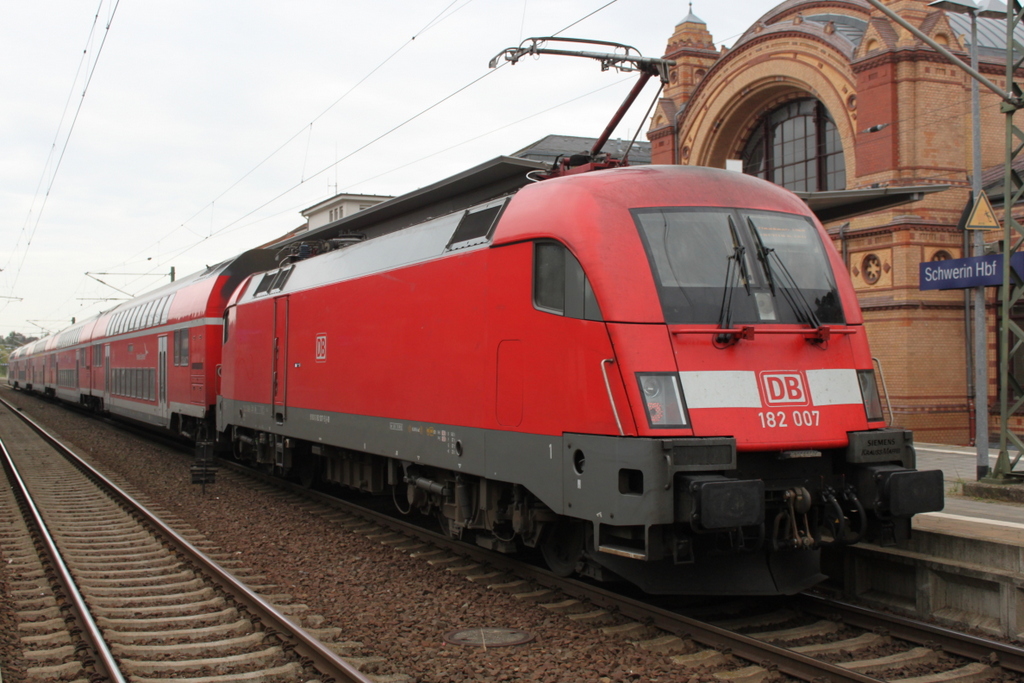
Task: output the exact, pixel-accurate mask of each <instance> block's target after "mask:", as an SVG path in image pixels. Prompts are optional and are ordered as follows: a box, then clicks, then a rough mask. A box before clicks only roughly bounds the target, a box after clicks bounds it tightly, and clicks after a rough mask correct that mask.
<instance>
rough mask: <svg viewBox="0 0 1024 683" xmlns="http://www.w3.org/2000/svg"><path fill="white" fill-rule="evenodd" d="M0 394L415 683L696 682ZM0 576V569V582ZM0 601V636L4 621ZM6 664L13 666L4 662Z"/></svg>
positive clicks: (82, 422) (545, 614) (26, 400)
mask: <svg viewBox="0 0 1024 683" xmlns="http://www.w3.org/2000/svg"><path fill="white" fill-rule="evenodd" d="M0 391H2V394H0V395H3V396H4V398H6V399H7V400H9V401H12V402H13V403H14V404H15V405H16V406H19V407H21V408H23V409H24V411H25V413H26V414H28V415H30V416H31V417H33V418H34V419H37V420H38V421H39V422H41V423H43V424H44V425H46V427H47V428H48V429H49V430H51V431H52V432H53V433H54V434H55V435H56V436H58V438H61V439H62V440H64V441H65V443H68V444H69V445H71V447H72V448H74V449H75V450H77V451H78V452H79V453H80V454H82V455H84V456H87V457H90V458H91V459H92V460H93V461H94V462H95V463H96V464H97V466H98V467H100V468H101V469H103V470H104V471H107V472H111V473H113V474H115V475H119V476H120V477H123V478H124V479H125V480H126V481H128V482H130V483H131V484H132V485H134V486H136V487H138V488H139V489H140V490H142V491H144V492H145V493H146V494H147V495H149V496H150V497H151V498H152V499H153V501H154V502H157V503H159V504H161V505H163V506H164V507H166V508H167V509H169V510H172V511H175V512H176V513H177V514H178V515H180V516H181V518H182V519H183V520H185V521H186V522H187V523H189V524H191V525H193V526H194V527H195V528H196V529H198V530H199V531H201V532H203V533H204V534H206V536H207V537H208V538H209V539H210V540H211V541H213V542H215V543H217V544H218V545H219V546H220V547H221V549H222V550H224V551H228V552H232V553H234V554H235V555H236V556H237V557H238V558H239V559H240V560H242V561H243V564H245V565H246V566H248V567H250V568H252V569H254V570H256V571H257V572H259V573H260V574H263V575H265V576H266V577H267V579H268V581H269V582H271V583H274V584H277V585H278V586H279V587H280V589H279V590H281V591H282V592H288V593H290V594H291V595H292V596H293V597H294V599H295V601H296V602H299V603H303V604H305V605H308V606H309V608H310V610H311V611H313V612H316V613H318V614H321V615H323V616H324V617H325V618H326V623H324V624H323V625H324V626H337V627H340V628H341V629H342V631H343V634H344V638H345V639H348V640H352V641H360V642H362V643H363V644H364V646H365V648H366V650H367V651H368V652H372V653H373V654H374V655H377V656H380V657H385V658H387V659H388V661H389V662H391V665H392V666H393V667H394V668H393V669H391V667H385V668H384V669H381V670H379V671H375V672H373V673H377V674H388V673H404V674H407V675H409V676H411V677H413V678H415V679H417V680H419V681H424V682H435V681H436V682H441V681H551V682H555V681H558V682H561V681H602V680H604V681H690V682H692V683H698V682H701V681H705V680H706V681H713V680H715V679H714V677H713V676H712V674H710V673H702V672H699V671H693V672H684V671H681V670H680V668H679V666H678V665H676V664H673V663H672V662H671V661H669V659H668V657H666V656H662V655H657V654H653V653H649V652H645V651H643V650H640V649H638V648H637V647H635V646H634V645H631V644H629V643H627V642H625V641H622V640H617V639H615V638H611V637H606V636H603V635H601V634H600V633H599V632H598V631H596V630H595V629H593V628H591V627H588V626H584V625H579V624H575V623H572V622H570V621H569V620H567V619H565V618H564V617H562V616H559V615H557V614H551V613H550V612H549V611H548V610H545V609H542V608H540V607H537V606H534V605H529V604H523V603H522V602H520V601H517V600H514V599H513V598H511V597H510V596H508V595H505V594H503V593H499V592H496V591H493V590H488V589H486V588H484V587H481V586H477V585H475V584H472V583H470V582H469V581H466V580H465V578H462V577H459V576H455V575H452V574H450V573H448V572H446V571H444V570H443V569H441V568H435V567H430V566H428V565H427V564H426V563H425V562H423V561H419V560H414V559H411V558H409V557H408V556H406V555H405V554H403V553H401V552H397V551H395V550H394V549H392V548H390V547H386V546H382V545H380V544H379V543H374V542H372V541H370V540H367V539H366V538H364V537H362V536H358V535H355V534H351V533H347V532H345V531H344V530H343V529H342V528H340V527H339V526H338V525H334V524H331V523H329V522H327V521H325V520H323V519H321V518H319V517H316V516H314V515H311V514H309V513H307V512H304V511H302V510H301V509H299V508H297V507H295V506H293V505H291V504H289V503H287V502H284V501H282V500H278V499H277V498H276V497H274V496H266V495H261V494H258V493H256V492H254V491H251V490H247V489H246V488H245V487H244V486H243V485H239V484H235V483H232V482H230V481H227V480H226V479H225V478H221V479H220V480H218V482H217V483H216V484H214V485H212V486H208V487H207V491H206V495H205V496H204V495H202V494H201V493H200V489H199V487H198V486H194V485H192V484H191V483H190V481H189V470H188V466H189V461H188V459H187V458H185V457H183V456H182V455H180V454H178V453H174V452H172V451H169V450H165V449H162V448H161V447H158V446H153V445H149V444H145V443H142V442H140V441H138V440H136V439H134V438H133V437H130V436H126V435H124V434H121V433H119V432H117V430H115V429H113V428H112V427H109V426H107V425H104V424H102V423H99V422H97V421H95V420H91V419H88V418H85V417H83V416H79V415H76V414H74V413H70V412H68V411H66V410H64V409H62V408H59V407H57V406H54V405H52V404H49V403H47V402H44V401H42V400H40V399H38V398H36V397H32V396H27V395H25V394H22V393H20V392H12V391H10V390H9V389H8V388H6V387H3V388H2V389H0ZM2 588H3V573H2V570H0V589H2ZM11 618H12V616H11V614H10V602H9V600H7V599H5V597H4V596H0V634H9V633H11V629H9V628H6V627H5V626H6V624H8V623H9V622H8V620H9V619H11ZM475 627H496V628H516V629H522V630H525V631H528V632H530V633H532V634H533V635H534V636H535V640H534V641H533V642H532V643H530V644H527V645H523V646H518V647H503V648H488V649H486V650H485V649H483V648H464V647H459V646H452V645H446V644H445V643H444V641H443V637H444V635H445V634H446V633H448V632H450V631H453V630H457V629H463V628H475ZM12 656H14V650H13V649H12V648H11V647H10V646H9V645H8V641H7V640H6V639H5V638H4V637H2V636H0V668H2V670H3V680H4V681H5V682H6V683H11V682H12V681H13V682H15V683H16V682H17V681H19V680H20V679H21V677H20V676H19V671H18V666H17V658H16V657H15V658H14V659H13V660H12ZM12 665H13V666H12Z"/></svg>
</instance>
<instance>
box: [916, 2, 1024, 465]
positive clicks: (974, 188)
mask: <svg viewBox="0 0 1024 683" xmlns="http://www.w3.org/2000/svg"><path fill="white" fill-rule="evenodd" d="M928 6H929V7H936V8H938V9H941V10H944V11H946V12H954V13H956V14H968V15H970V17H971V69H973V70H974V71H975V72H977V71H978V18H979V17H984V18H987V19H998V18H1003V19H1005V18H1006V5H1004V4H1003V3H1002V2H1000V0H982V2H981V5H980V6H979V5H976V4H974V2H972V0H937V1H936V2H931V3H928ZM971 192H972V194H973V195H974V199H975V201H977V199H978V197H980V196H981V96H980V94H979V88H978V81H977V80H976V79H973V78H972V79H971ZM1004 210H1007V209H1005V207H1004ZM984 253H985V237H984V235H982V233H981V231H980V230H975V231H974V255H975V256H981V255H982V254H984ZM964 255H965V256H966V254H964ZM964 303H965V304H966V303H967V302H966V301H965V302H964ZM985 318H986V315H985V288H984V287H983V286H980V287H975V288H974V354H973V357H974V409H975V415H976V418H975V423H974V435H975V436H974V443H975V446H976V447H977V474H978V479H979V480H980V479H982V478H983V477H985V476H987V475H988V470H989V467H988V354H987V352H986V348H987V337H986V335H985Z"/></svg>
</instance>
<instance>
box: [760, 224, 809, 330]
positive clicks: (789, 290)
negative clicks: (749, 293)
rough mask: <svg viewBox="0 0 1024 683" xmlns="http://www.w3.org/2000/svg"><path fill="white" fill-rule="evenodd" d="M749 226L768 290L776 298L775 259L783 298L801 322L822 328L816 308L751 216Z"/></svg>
mask: <svg viewBox="0 0 1024 683" xmlns="http://www.w3.org/2000/svg"><path fill="white" fill-rule="evenodd" d="M747 225H748V226H749V227H750V232H752V233H754V239H755V240H756V241H757V260H758V261H760V262H761V265H762V267H763V268H764V275H765V278H767V280H768V288H769V289H770V290H771V292H772V296H775V274H774V271H773V270H772V258H774V259H775V262H776V263H777V264H778V266H779V276H780V278H779V279H780V281H781V285H782V296H784V297H785V298H786V301H787V302H788V303H789V305H790V307H791V308H792V309H793V312H794V313H796V315H797V318H798V319H799V320H800V321H801V322H805V323H807V324H808V325H810V326H811V327H813V328H815V329H818V328H820V327H821V321H820V320H818V316H817V314H815V312H814V307H813V306H811V304H810V303H808V301H807V298H806V297H804V293H803V292H802V291H801V290H800V287H799V285H797V283H796V280H795V279H794V278H793V275H792V274H791V273H790V272H789V268H787V267H786V264H785V263H783V262H782V257H780V256H779V254H778V252H776V251H775V250H774V249H769V248H768V247H766V246H765V245H764V241H763V240H762V239H761V233H760V232H758V230H757V226H755V225H754V220H753V219H752V218H751V217H750V216H747Z"/></svg>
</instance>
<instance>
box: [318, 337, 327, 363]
mask: <svg viewBox="0 0 1024 683" xmlns="http://www.w3.org/2000/svg"><path fill="white" fill-rule="evenodd" d="M316 360H317V362H318V363H323V362H324V361H326V360H327V335H326V334H318V335H317V336H316Z"/></svg>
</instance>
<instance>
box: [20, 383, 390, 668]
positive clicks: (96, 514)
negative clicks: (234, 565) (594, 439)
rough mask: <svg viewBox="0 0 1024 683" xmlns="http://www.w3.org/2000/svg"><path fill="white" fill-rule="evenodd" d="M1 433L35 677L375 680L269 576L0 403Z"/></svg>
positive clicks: (26, 643) (23, 626)
mask: <svg viewBox="0 0 1024 683" xmlns="http://www.w3.org/2000/svg"><path fill="white" fill-rule="evenodd" d="M19 417H20V418H21V419H20V420H19V419H18V418H19ZM0 434H3V440H2V441H0V450H2V455H3V458H4V469H5V470H6V472H7V476H8V477H9V479H10V480H11V486H9V487H4V490H3V492H2V494H0V522H2V529H3V532H2V533H0V549H2V550H3V554H4V556H5V557H6V558H7V559H8V572H9V573H10V574H11V575H12V576H13V585H12V588H13V593H14V594H13V596H12V597H13V599H14V600H15V601H16V606H17V608H18V610H19V616H20V618H21V623H20V624H19V635H20V636H21V642H22V645H23V647H24V653H23V659H24V660H25V661H26V662H28V667H27V671H26V674H27V677H28V678H29V679H35V680H90V681H99V680H110V681H124V680H132V681H134V682H136V683H148V682H151V681H166V680H171V679H173V680H189V681H194V682H196V683H199V682H201V681H218V683H225V682H228V681H250V682H254V681H291V680H294V681H300V680H301V681H311V680H315V681H321V680H323V681H328V680H333V681H339V682H340V681H351V682H359V683H370V681H371V679H370V678H368V677H367V676H365V675H363V674H361V673H360V672H359V671H358V670H357V669H356V668H355V667H354V666H353V665H351V664H349V663H348V662H346V661H345V660H344V659H343V658H342V657H341V656H339V655H338V654H337V653H336V652H334V651H333V650H332V649H331V648H330V647H328V646H326V645H324V644H323V643H321V642H320V640H318V639H317V638H316V637H314V636H313V635H311V634H310V633H308V632H307V631H306V630H304V629H303V628H301V627H300V626H299V624H298V623H296V622H298V621H299V620H300V618H301V617H300V616H297V615H298V614H301V611H300V610H295V609H289V608H288V607H280V608H278V607H275V606H274V605H273V604H272V603H271V602H270V601H269V600H268V599H267V597H261V596H260V595H258V594H257V593H255V592H254V591H253V588H256V589H258V590H261V591H264V592H269V591H272V590H273V589H274V587H273V586H269V585H263V586H260V585H259V582H260V580H259V577H248V581H249V582H250V584H251V586H249V587H247V586H246V585H245V584H243V583H242V582H241V581H240V580H239V579H238V578H236V577H235V576H233V575H232V574H231V573H229V572H228V571H227V570H225V569H224V568H223V567H221V566H220V565H219V564H217V563H215V562H213V561H212V560H211V559H210V558H208V557H206V555H205V554H204V553H202V552H201V551H200V550H199V549H198V548H197V547H195V546H194V545H193V544H192V543H191V542H190V541H189V540H188V539H186V538H185V537H183V536H182V535H180V534H179V533H177V532H175V531H174V530H173V529H171V528H170V527H168V526H167V525H165V524H164V523H163V522H162V521H161V520H160V519H159V518H157V517H156V516H155V515H154V514H153V513H151V512H150V511H148V510H146V508H144V507H143V506H142V505H140V504H139V503H138V502H137V501H135V500H134V499H133V498H132V497H131V496H129V495H128V494H126V493H125V492H123V491H121V490H120V489H119V488H118V487H116V486H115V485H114V484H113V483H112V482H110V481H109V480H107V479H106V478H104V477H103V476H102V475H101V474H99V473H98V472H96V471H95V470H93V469H92V468H91V467H89V466H88V465H87V464H86V463H85V462H83V461H82V460H81V459H79V458H77V457H76V456H75V455H74V454H73V453H71V452H70V451H69V450H68V449H66V448H64V447H63V446H62V445H60V444H59V442H57V441H56V440H55V439H53V437H50V436H49V435H47V434H46V433H45V432H44V431H43V430H42V429H41V428H40V427H38V426H36V425H34V424H33V423H31V422H30V421H28V420H27V418H26V417H24V416H22V415H20V414H18V415H17V416H16V413H15V412H13V411H12V409H11V407H10V406H9V405H8V404H6V403H4V404H3V407H0ZM23 511H24V512H25V514H24V515H23V514H22V512H23ZM37 548H44V549H45V552H43V553H40V552H38V551H37ZM268 597H270V596H268ZM281 597H286V596H281ZM289 611H291V612H292V613H293V614H292V615H291V616H289V614H288V612H289ZM316 635H319V636H320V637H322V638H324V639H326V640H329V639H330V637H331V636H332V635H337V634H334V633H331V632H329V631H328V632H324V633H319V634H316Z"/></svg>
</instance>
